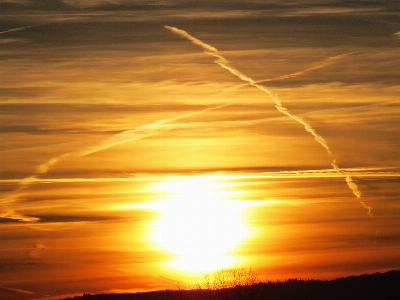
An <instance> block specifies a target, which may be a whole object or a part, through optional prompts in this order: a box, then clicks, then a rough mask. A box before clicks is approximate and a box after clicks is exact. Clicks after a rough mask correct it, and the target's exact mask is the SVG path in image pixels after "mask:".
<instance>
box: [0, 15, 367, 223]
mask: <svg viewBox="0 0 400 300" xmlns="http://www.w3.org/2000/svg"><path fill="white" fill-rule="evenodd" d="M68 19H73V18H64V19H60V20H56V21H53V22H48V23H54V22H60V21H63V20H68ZM48 23H41V24H37V25H30V26H24V27H19V28H14V29H10V30H7V31H2V32H0V34H3V33H7V32H13V31H20V30H24V29H28V28H31V27H34V26H40V25H44V24H48ZM165 28H167V29H169V30H171V31H172V32H174V33H176V34H178V35H180V36H183V37H185V38H187V39H188V40H190V41H191V42H192V43H194V44H196V45H198V46H200V47H202V48H203V49H204V50H205V52H206V53H207V54H209V55H211V56H214V57H216V58H217V60H216V61H215V62H216V63H217V64H219V65H220V66H221V67H223V68H225V69H227V70H228V71H230V72H231V73H232V74H234V75H235V76H237V77H239V78H240V79H241V80H243V81H246V82H247V83H246V84H244V85H252V86H255V87H257V88H258V89H260V90H262V91H264V92H266V93H267V94H268V95H269V96H270V97H271V99H272V100H273V101H274V102H275V106H276V108H277V109H278V111H280V112H281V113H283V114H285V115H287V116H288V117H290V118H291V119H293V120H295V121H297V122H299V123H301V124H302V125H303V126H304V127H305V129H306V131H308V132H309V133H311V134H312V135H313V136H314V138H315V139H316V140H317V142H318V143H319V144H321V145H322V146H323V147H324V148H325V149H326V150H327V152H328V154H330V155H332V152H331V150H330V149H329V147H328V145H327V143H326V141H325V140H324V139H323V138H322V136H320V135H319V134H317V132H316V131H315V130H314V129H313V128H312V127H311V126H310V125H309V124H308V123H307V122H305V121H304V120H303V119H301V118H300V117H299V116H297V115H293V114H291V113H290V112H289V111H288V110H287V109H286V108H285V107H283V105H282V104H281V102H280V100H279V98H278V96H277V95H276V94H275V93H273V92H272V91H270V90H269V89H267V88H266V87H265V86H262V85H260V84H259V83H262V82H267V81H273V80H283V79H287V78H292V77H297V76H301V75H303V74H305V73H308V72H310V71H312V70H316V69H319V68H322V67H324V66H326V65H328V64H331V63H332V62H333V61H335V60H338V59H341V58H343V57H345V56H348V55H351V54H353V53H354V52H351V53H347V54H342V55H338V56H334V57H330V58H328V59H326V60H324V61H322V62H320V63H317V64H315V65H313V66H311V67H309V68H306V69H304V70H302V71H299V72H295V73H291V74H288V75H282V76H279V77H275V78H271V79H265V80H260V81H254V80H253V79H251V78H250V77H247V76H245V75H244V74H243V73H241V72H240V71H238V70H237V69H235V68H232V67H230V66H229V63H228V61H227V60H226V59H225V58H224V57H222V56H221V55H219V54H218V50H217V49H216V48H215V47H213V46H211V45H208V44H206V43H204V42H203V41H201V40H199V39H197V38H195V37H193V36H191V35H190V34H188V33H187V32H186V31H183V30H180V29H178V28H175V27H170V26H165ZM241 86H243V85H241ZM238 87H240V86H238ZM229 105H231V104H230V103H229V104H228V103H227V104H222V105H218V106H214V107H209V108H205V109H202V110H200V111H195V112H190V113H186V114H183V115H180V116H177V117H174V118H170V119H164V120H159V121H156V122H153V123H150V124H146V125H142V126H139V127H137V128H135V129H132V130H127V131H124V132H121V133H118V134H116V135H113V136H111V137H109V138H107V139H104V140H103V141H101V142H99V143H97V144H95V145H93V146H89V147H85V148H83V149H79V150H76V151H72V152H67V153H64V154H61V155H59V156H56V157H53V158H51V159H49V160H48V161H47V162H45V163H43V164H40V165H38V166H37V167H36V170H35V173H34V175H31V176H29V177H26V178H23V179H22V180H20V181H19V187H18V188H17V189H16V190H14V191H13V192H11V193H8V194H7V195H4V196H3V198H2V201H1V203H2V204H3V205H5V207H7V206H10V204H12V203H13V202H15V201H16V200H17V199H18V198H19V197H21V196H22V195H23V192H22V191H23V190H24V189H25V188H26V187H28V186H29V185H31V184H34V183H35V182H38V181H39V180H40V179H39V178H38V177H39V176H40V175H43V174H46V173H47V172H48V171H49V170H50V168H52V167H53V166H54V165H56V164H57V163H59V162H60V161H62V160H64V159H67V158H68V157H83V156H86V155H89V154H92V153H95V152H99V151H102V150H106V149H108V148H111V147H114V146H117V145H119V144H122V143H126V142H131V141H136V140H140V139H142V138H145V137H150V136H154V135H157V134H159V133H162V132H165V131H167V130H169V129H170V127H167V126H165V125H166V124H167V123H170V122H173V121H177V120H180V119H183V118H186V117H189V116H193V115H196V114H200V113H203V112H206V111H209V110H214V109H219V108H222V107H225V106H229ZM332 166H333V167H334V170H335V171H337V172H339V173H341V174H343V176H345V179H346V182H347V184H348V186H349V187H350V188H351V189H352V191H353V193H354V194H355V195H356V196H357V198H360V196H361V193H360V192H359V191H358V189H357V186H356V185H355V183H354V182H353V181H352V178H351V177H350V175H347V174H345V173H344V171H343V170H341V169H339V167H338V166H337V164H336V161H333V162H332ZM360 203H361V204H362V205H363V206H364V207H365V208H367V209H368V210H369V214H370V212H371V210H372V208H370V207H368V206H366V205H365V204H364V203H363V202H361V201H360ZM371 216H372V215H371ZM0 217H3V218H10V219H16V220H20V221H29V222H32V221H38V220H39V219H38V218H35V217H29V216H24V215H22V214H20V213H18V212H16V211H15V210H13V209H11V208H7V209H6V210H3V212H1V213H0Z"/></svg>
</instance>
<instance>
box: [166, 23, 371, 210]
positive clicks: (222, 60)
mask: <svg viewBox="0 0 400 300" xmlns="http://www.w3.org/2000/svg"><path fill="white" fill-rule="evenodd" d="M164 27H165V28H166V29H168V30H169V31H171V32H173V33H175V34H177V35H179V36H181V37H184V38H186V39H188V40H189V41H191V42H192V43H193V44H195V45H198V46H200V47H201V48H203V49H204V51H205V53H206V54H208V55H211V56H213V57H216V58H217V60H215V63H216V64H218V65H219V66H220V67H222V68H224V69H226V70H228V71H229V72H230V73H232V74H233V75H235V76H236V77H238V78H239V79H241V80H243V81H246V82H247V83H248V84H249V85H252V86H254V87H256V88H258V89H259V90H261V91H263V92H265V93H266V94H268V96H269V97H270V98H271V99H272V100H273V102H274V103H275V107H276V109H277V110H278V111H279V112H281V113H282V114H284V115H286V116H288V117H289V118H291V119H292V120H294V121H296V122H298V123H300V124H301V125H303V126H304V129H305V130H306V131H307V132H309V133H310V134H311V135H312V136H313V137H314V139H315V140H316V141H317V142H318V143H319V144H320V145H321V146H322V147H324V148H325V150H326V151H327V153H328V154H329V155H330V156H333V153H332V151H331V150H330V148H329V146H328V144H327V142H326V141H325V139H324V138H323V137H322V136H321V135H319V134H318V133H317V132H316V131H315V129H314V128H313V127H312V126H311V125H310V124H308V123H307V122H306V121H304V120H303V119H302V118H301V117H299V116H297V115H294V114H292V113H290V112H289V110H288V109H287V108H286V107H284V106H283V105H282V102H281V101H280V99H279V97H278V95H277V94H275V93H274V92H273V91H271V90H269V89H268V88H267V87H265V86H263V85H260V84H259V82H258V81H255V80H253V79H252V78H250V77H248V76H246V75H245V74H243V73H242V72H240V71H239V70H237V69H235V68H233V67H231V66H230V65H229V63H228V61H227V60H226V59H225V58H224V57H223V56H221V55H220V54H219V52H218V49H216V48H215V47H213V46H211V45H209V44H206V43H204V42H202V41H201V40H199V39H197V38H195V37H193V36H191V35H190V34H189V33H187V32H186V31H184V30H181V29H178V28H176V27H171V26H167V25H165V26H164ZM332 59H333V58H332ZM298 73H299V74H300V75H301V74H302V72H298ZM287 76H290V74H289V75H287ZM293 76H298V75H293ZM283 77H285V76H283ZM285 78H286V77H285ZM287 78H289V77H287ZM331 164H332V166H333V168H334V170H335V171H336V172H338V173H340V174H342V175H343V176H344V177H345V180H346V183H347V185H348V187H349V188H350V189H351V191H352V192H353V194H354V195H355V196H356V197H357V199H360V197H361V192H360V191H359V190H358V187H357V185H356V184H355V183H354V181H353V179H352V177H351V176H350V175H348V174H346V173H345V172H344V171H343V170H341V169H340V168H339V166H338V165H337V163H336V159H333V161H332V163H331ZM359 202H360V203H361V205H362V206H363V207H364V208H366V209H367V210H368V215H369V216H370V217H372V213H371V211H372V207H370V206H367V205H366V204H365V203H364V202H362V201H359Z"/></svg>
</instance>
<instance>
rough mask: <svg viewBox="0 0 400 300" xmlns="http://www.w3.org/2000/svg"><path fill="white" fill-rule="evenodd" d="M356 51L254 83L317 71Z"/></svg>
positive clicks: (237, 87)
mask: <svg viewBox="0 0 400 300" xmlns="http://www.w3.org/2000/svg"><path fill="white" fill-rule="evenodd" d="M355 53H357V52H356V51H353V52H348V53H343V54H340V55H335V56H331V57H328V58H327V59H324V60H323V61H320V62H317V63H315V64H313V65H312V66H310V67H308V68H306V69H304V70H301V71H297V72H294V73H290V74H286V75H281V76H277V77H273V78H268V79H262V80H257V81H255V82H254V83H257V84H259V83H265V82H271V81H279V80H285V79H289V78H295V77H299V76H302V75H304V74H307V73H309V72H311V71H315V70H318V69H321V68H323V67H326V66H329V65H331V64H333V63H335V62H336V61H338V60H340V59H342V58H345V57H347V56H349V55H353V54H355ZM248 85H251V84H250V83H245V84H241V85H238V86H235V87H233V88H231V89H229V90H236V89H239V88H242V87H244V86H248Z"/></svg>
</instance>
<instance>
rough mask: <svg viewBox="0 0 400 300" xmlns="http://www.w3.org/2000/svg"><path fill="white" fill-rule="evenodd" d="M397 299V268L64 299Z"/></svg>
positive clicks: (399, 276) (399, 279) (399, 291)
mask: <svg viewBox="0 0 400 300" xmlns="http://www.w3.org/2000/svg"><path fill="white" fill-rule="evenodd" d="M72 299H73V300H155V299H157V300H158V299H166V300H175V299H176V300H185V299H188V300H200V299H202V300H203V299H204V300H222V299H223V300H230V299H232V300H233V299H235V300H246V299H252V300H253V299H254V300H258V299H265V300H289V299H290V300H294V299H296V300H303V299H304V300H317V299H318V300H331V299H335V300H339V299H340V300H358V299H360V300H361V299H362V300H370V299H371V300H378V299H379V300H382V299H384V300H386V299H390V300H398V299H400V270H396V271H390V272H387V273H383V274H380V273H377V274H370V275H361V276H350V277H346V278H339V279H335V280H331V281H321V280H306V281H305V280H298V279H288V280H286V281H284V282H260V283H257V284H253V285H248V286H236V287H233V288H227V289H219V290H211V289H210V290H204V289H203V290H190V291H186V290H185V291H183V290H179V291H172V290H166V291H157V292H146V293H135V294H99V295H90V294H85V295H83V296H77V297H73V298H66V299H65V300H72Z"/></svg>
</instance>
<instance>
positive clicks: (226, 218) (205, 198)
mask: <svg viewBox="0 0 400 300" xmlns="http://www.w3.org/2000/svg"><path fill="white" fill-rule="evenodd" d="M155 190H157V191H158V192H159V193H160V194H161V195H160V197H161V200H160V201H159V202H158V204H157V206H158V210H159V212H160V218H159V219H158V220H157V221H155V222H154V224H153V225H154V227H153V241H154V242H155V243H156V244H157V245H158V247H159V248H160V249H161V250H163V251H166V252H168V253H171V254H172V256H173V257H174V260H173V261H170V262H168V266H169V267H172V268H174V269H178V270H182V271H186V272H192V273H195V272H207V271H215V270H218V269H221V268H225V267H229V266H232V265H234V264H235V262H236V259H235V258H234V256H233V255H232V252H233V251H234V250H235V248H236V247H238V246H239V245H240V242H241V241H242V240H243V239H244V238H246V237H247V236H248V235H249V229H248V227H247V226H246V225H245V223H244V204H242V201H237V200H232V199H231V200H229V198H230V197H231V196H232V194H233V193H234V192H233V191H229V190H228V189H227V188H226V184H225V185H224V183H223V182H220V181H218V180H217V179H216V178H213V177H212V176H191V177H184V178H178V179H177V178H173V179H168V180H165V181H164V182H161V183H159V184H157V185H156V186H155Z"/></svg>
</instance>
